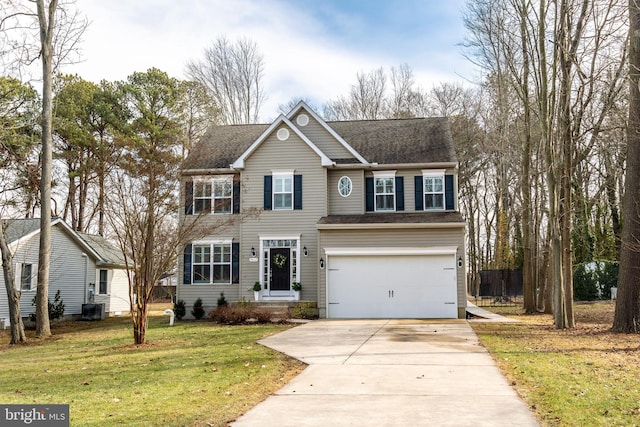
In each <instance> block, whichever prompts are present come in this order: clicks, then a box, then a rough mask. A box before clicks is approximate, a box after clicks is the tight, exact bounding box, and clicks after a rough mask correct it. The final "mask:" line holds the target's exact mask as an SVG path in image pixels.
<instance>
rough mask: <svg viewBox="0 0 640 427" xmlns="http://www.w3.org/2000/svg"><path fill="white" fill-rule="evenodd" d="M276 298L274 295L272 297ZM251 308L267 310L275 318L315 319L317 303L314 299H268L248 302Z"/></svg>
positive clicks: (316, 316)
mask: <svg viewBox="0 0 640 427" xmlns="http://www.w3.org/2000/svg"><path fill="white" fill-rule="evenodd" d="M274 298H276V297H274ZM249 304H251V307H252V308H259V309H264V310H268V311H270V312H271V313H272V315H273V318H277V319H300V318H304V319H317V318H318V304H317V303H316V302H315V301H306V300H305V301H290V300H283V299H280V300H278V299H270V300H262V301H251V302H249Z"/></svg>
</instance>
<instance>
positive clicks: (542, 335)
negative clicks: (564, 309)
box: [472, 302, 640, 426]
mask: <svg viewBox="0 0 640 427" xmlns="http://www.w3.org/2000/svg"><path fill="white" fill-rule="evenodd" d="M613 308H614V305H613V303H611V302H599V303H595V304H593V303H592V304H577V305H576V320H577V323H578V325H577V327H576V328H575V329H573V330H564V331H561V330H556V329H555V328H554V327H553V319H552V318H551V316H550V315H532V316H525V315H521V314H520V312H521V311H522V310H521V309H520V310H514V309H512V308H506V309H500V310H495V311H500V312H501V313H500V314H503V315H507V316H509V317H514V318H517V319H519V320H521V323H472V326H473V329H474V330H475V331H476V333H477V334H478V336H479V338H480V341H481V342H482V344H483V345H484V346H485V347H486V348H487V349H488V350H489V351H490V352H491V354H492V355H493V357H494V359H495V360H496V362H497V363H498V366H499V367H500V369H501V370H502V371H503V372H504V373H505V375H506V376H507V378H508V379H509V380H510V381H511V382H512V384H513V385H514V386H515V388H516V390H517V391H518V392H519V393H520V395H521V396H522V397H523V398H524V399H525V401H526V402H527V403H528V404H529V405H530V406H531V407H532V409H533V410H534V411H535V413H536V415H537V416H538V418H539V419H540V421H541V423H542V425H548V426H637V425H640V351H639V347H638V345H639V340H638V336H637V335H622V334H614V333H611V332H610V328H611V324H612V320H613Z"/></svg>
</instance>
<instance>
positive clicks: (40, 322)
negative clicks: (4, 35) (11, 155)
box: [36, 0, 58, 338]
mask: <svg viewBox="0 0 640 427" xmlns="http://www.w3.org/2000/svg"><path fill="white" fill-rule="evenodd" d="M36 5H37V8H38V22H39V24H40V44H41V47H42V51H41V52H40V55H41V57H42V160H41V161H42V174H41V176H40V249H39V251H38V286H37V290H36V337H38V338H44V337H48V336H51V326H50V324H49V305H48V303H49V298H48V296H49V295H48V294H49V264H50V260H51V177H52V173H51V169H52V163H53V157H52V156H53V154H52V152H53V137H52V121H53V114H52V113H53V109H52V104H53V102H52V101H53V94H52V86H53V85H52V80H53V34H54V28H55V14H56V8H57V7H58V0H51V2H50V3H49V5H48V7H45V1H44V0H37V1H36Z"/></svg>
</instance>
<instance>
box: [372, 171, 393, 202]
mask: <svg viewBox="0 0 640 427" xmlns="http://www.w3.org/2000/svg"><path fill="white" fill-rule="evenodd" d="M395 176H396V173H395V171H394V172H384V173H375V172H374V174H373V179H374V181H375V201H376V209H375V210H376V211H394V210H396V186H395V181H396V178H395Z"/></svg>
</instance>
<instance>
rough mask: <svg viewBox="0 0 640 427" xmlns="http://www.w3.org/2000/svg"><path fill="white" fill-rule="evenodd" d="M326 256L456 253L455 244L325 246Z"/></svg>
mask: <svg viewBox="0 0 640 427" xmlns="http://www.w3.org/2000/svg"><path fill="white" fill-rule="evenodd" d="M324 253H325V254H327V256H336V255H377V256H382V255H456V254H457V253H458V247H457V246H431V247H426V248H415V247H407V248H403V247H397V248H396V247H382V248H381V247H376V248H354V247H351V248H325V249H324Z"/></svg>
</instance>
